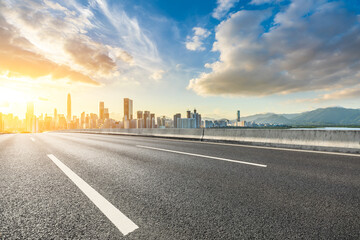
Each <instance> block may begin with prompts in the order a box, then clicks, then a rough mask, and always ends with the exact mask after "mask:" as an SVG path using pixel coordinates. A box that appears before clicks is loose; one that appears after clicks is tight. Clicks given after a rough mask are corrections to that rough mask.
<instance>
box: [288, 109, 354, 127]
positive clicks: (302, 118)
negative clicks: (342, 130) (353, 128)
mask: <svg viewBox="0 0 360 240" xmlns="http://www.w3.org/2000/svg"><path fill="white" fill-rule="evenodd" d="M293 121H294V122H295V123H296V124H306V125H318V124H324V125H331V124H334V125H360V109H349V108H341V107H331V108H319V109H316V110H314V111H310V112H304V113H302V114H300V115H299V116H297V117H295V118H294V119H293Z"/></svg>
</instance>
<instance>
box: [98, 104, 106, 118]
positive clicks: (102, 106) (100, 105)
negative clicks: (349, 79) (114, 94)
mask: <svg viewBox="0 0 360 240" xmlns="http://www.w3.org/2000/svg"><path fill="white" fill-rule="evenodd" d="M104 109H105V106H104V102H100V103H99V118H100V120H104V119H105V117H104Z"/></svg>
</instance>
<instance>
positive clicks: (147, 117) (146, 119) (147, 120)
mask: <svg viewBox="0 0 360 240" xmlns="http://www.w3.org/2000/svg"><path fill="white" fill-rule="evenodd" d="M150 127H151V124H150V111H144V128H150Z"/></svg>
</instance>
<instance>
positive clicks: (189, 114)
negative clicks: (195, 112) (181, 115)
mask: <svg viewBox="0 0 360 240" xmlns="http://www.w3.org/2000/svg"><path fill="white" fill-rule="evenodd" d="M186 118H192V116H191V111H190V110H187V111H186Z"/></svg>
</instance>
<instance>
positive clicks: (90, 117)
mask: <svg viewBox="0 0 360 240" xmlns="http://www.w3.org/2000/svg"><path fill="white" fill-rule="evenodd" d="M71 107H72V105H71V95H70V94H68V95H67V114H66V116H65V115H64V114H59V113H58V112H57V109H56V108H55V109H54V114H53V116H48V115H47V114H45V115H43V114H41V115H40V116H38V117H37V116H35V114H34V103H31V102H30V103H28V104H27V109H26V116H25V119H23V120H20V119H19V118H18V117H14V116H13V114H1V113H0V132H4V131H8V132H34V133H36V132H44V131H54V130H64V129H94V128H124V129H130V128H228V127H268V126H273V125H271V124H258V123H255V122H247V121H241V119H240V110H238V111H237V114H236V119H235V120H232V121H231V120H228V119H220V120H208V119H204V120H202V118H201V114H199V113H198V112H197V110H196V109H194V111H193V112H192V111H190V110H188V111H187V112H186V114H185V116H183V117H182V115H181V113H176V114H175V115H174V116H173V118H172V119H171V118H168V117H166V116H158V117H156V116H155V113H152V112H150V111H147V110H145V111H137V112H136V115H134V110H133V100H132V99H129V98H124V115H123V118H122V119H121V120H120V121H117V120H114V119H112V118H110V113H109V108H106V107H105V103H104V102H99V112H98V114H96V113H85V112H82V113H81V115H80V116H79V117H78V116H74V115H72V111H71Z"/></svg>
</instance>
